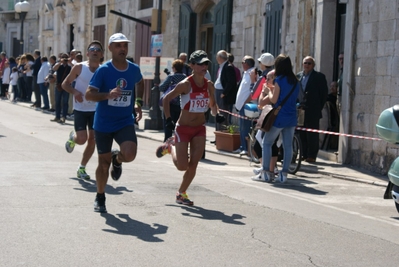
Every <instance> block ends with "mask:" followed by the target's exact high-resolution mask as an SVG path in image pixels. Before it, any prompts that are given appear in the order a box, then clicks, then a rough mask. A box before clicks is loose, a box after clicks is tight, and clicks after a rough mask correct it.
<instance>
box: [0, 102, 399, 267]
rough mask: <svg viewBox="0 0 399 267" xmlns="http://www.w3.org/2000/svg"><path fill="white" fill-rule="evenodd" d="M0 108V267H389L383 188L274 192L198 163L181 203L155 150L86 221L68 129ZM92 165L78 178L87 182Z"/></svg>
mask: <svg viewBox="0 0 399 267" xmlns="http://www.w3.org/2000/svg"><path fill="white" fill-rule="evenodd" d="M51 118H52V115H49V114H44V113H42V112H41V111H35V110H33V109H28V108H25V107H22V106H18V105H14V104H11V103H9V102H8V101H0V145H1V153H0V164H1V171H0V203H1V206H0V266H209V265H216V266H362V267H363V266H396V265H397V262H398V260H399V253H398V252H399V245H398V244H399V234H398V229H399V228H398V226H399V221H398V219H399V216H398V214H397V212H396V210H395V208H394V207H393V203H392V200H383V199H382V195H383V193H384V190H385V189H384V188H383V187H381V186H374V185H370V184H364V183H356V182H352V181H346V180H342V179H335V178H333V177H331V176H327V175H323V174H319V173H311V174H306V173H303V172H301V173H300V175H299V176H297V177H294V178H292V179H289V181H288V182H287V183H286V184H283V185H281V184H265V183H258V182H253V181H251V180H250V179H249V176H250V175H251V174H250V170H251V167H250V166H249V163H248V162H247V161H243V160H239V159H236V158H232V157H226V156H223V155H218V154H212V153H208V154H207V159H206V160H204V161H202V162H201V163H200V165H199V168H198V171H197V176H196V178H195V180H194V182H193V184H192V186H191V187H190V190H189V191H188V193H189V194H190V198H192V199H193V200H194V202H195V206H193V207H186V206H180V205H177V204H175V203H174V195H175V192H176V190H177V188H178V185H179V183H180V180H181V176H182V173H181V172H179V171H177V170H176V169H175V168H174V166H173V164H172V161H171V159H170V157H169V156H165V157H163V158H161V159H158V158H156V157H155V149H156V147H157V146H158V145H159V143H158V142H156V141H153V140H149V139H146V138H139V152H138V155H137V158H136V160H135V161H134V162H132V163H128V164H123V174H122V177H121V179H120V180H119V181H118V182H114V181H112V179H110V180H109V183H108V186H107V189H106V191H107V209H108V214H99V213H95V212H93V200H94V197H95V191H96V188H95V182H94V181H93V180H91V181H88V182H86V181H82V180H78V179H77V178H76V177H75V175H76V169H77V167H78V164H79V161H80V158H81V155H82V152H83V147H81V146H78V147H76V148H75V151H74V152H73V153H72V154H68V153H66V151H65V148H64V144H65V141H66V140H67V138H68V134H69V132H70V131H71V129H72V122H71V121H67V124H65V125H60V124H57V123H54V122H50V119H51ZM96 163H97V156H96V154H95V155H94V156H93V158H92V160H91V161H90V162H89V165H88V166H87V171H88V173H89V174H91V175H92V176H93V177H94V172H95V168H96V165H97V164H96Z"/></svg>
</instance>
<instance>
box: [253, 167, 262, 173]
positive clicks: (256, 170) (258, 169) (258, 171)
mask: <svg viewBox="0 0 399 267" xmlns="http://www.w3.org/2000/svg"><path fill="white" fill-rule="evenodd" d="M262 170H263V167H259V168H255V169H253V170H252V171H253V172H254V174H255V175H258V174H260V173H261V172H262Z"/></svg>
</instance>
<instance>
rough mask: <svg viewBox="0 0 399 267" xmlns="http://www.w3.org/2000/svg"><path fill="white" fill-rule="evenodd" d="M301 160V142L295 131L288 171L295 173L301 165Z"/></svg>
mask: <svg viewBox="0 0 399 267" xmlns="http://www.w3.org/2000/svg"><path fill="white" fill-rule="evenodd" d="M301 162H302V143H301V139H300V137H299V135H298V134H297V133H295V134H294V138H293V140H292V160H291V163H290V167H289V169H288V173H290V174H295V173H296V172H297V171H298V170H299V168H300V167H301Z"/></svg>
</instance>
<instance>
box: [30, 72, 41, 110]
mask: <svg viewBox="0 0 399 267" xmlns="http://www.w3.org/2000/svg"><path fill="white" fill-rule="evenodd" d="M32 77H33V81H32V89H33V92H34V93H35V99H36V101H35V103H33V104H34V105H35V106H36V107H38V108H40V107H41V106H42V96H41V94H40V87H39V85H38V84H37V76H32Z"/></svg>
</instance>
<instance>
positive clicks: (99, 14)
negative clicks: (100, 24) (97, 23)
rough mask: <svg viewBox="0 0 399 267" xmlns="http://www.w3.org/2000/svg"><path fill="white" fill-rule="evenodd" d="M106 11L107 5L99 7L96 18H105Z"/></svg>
mask: <svg viewBox="0 0 399 267" xmlns="http://www.w3.org/2000/svg"><path fill="white" fill-rule="evenodd" d="M105 11H106V7H105V5H102V6H97V7H96V16H95V17H96V18H103V17H105Z"/></svg>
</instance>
